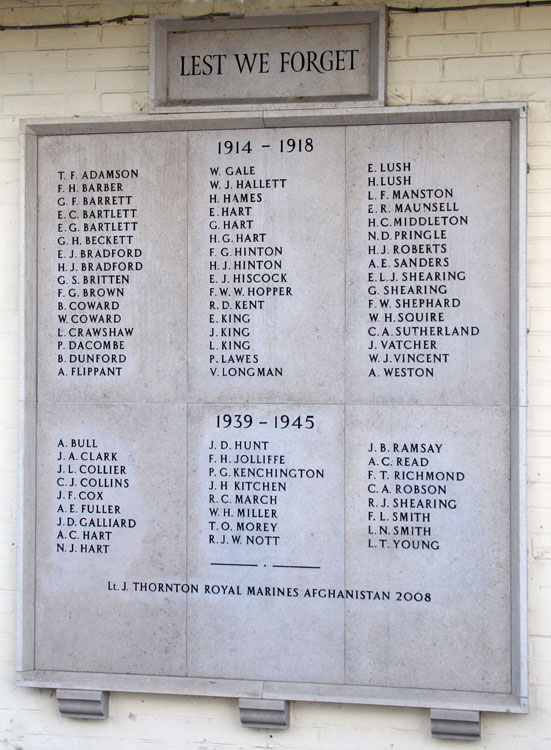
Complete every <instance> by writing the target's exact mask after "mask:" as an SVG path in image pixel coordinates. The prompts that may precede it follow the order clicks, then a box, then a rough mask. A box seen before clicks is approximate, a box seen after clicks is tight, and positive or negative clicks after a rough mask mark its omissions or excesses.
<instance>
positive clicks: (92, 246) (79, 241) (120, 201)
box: [55, 168, 143, 377]
mask: <svg viewBox="0 0 551 750" xmlns="http://www.w3.org/2000/svg"><path fill="white" fill-rule="evenodd" d="M57 177H58V182H57V188H56V189H57V201H56V203H57V215H56V220H57V225H56V229H57V247H58V250H57V269H56V270H57V290H56V295H57V299H56V302H55V304H56V305H57V323H58V328H57V375H58V376H60V377H67V376H71V377H120V376H121V375H122V373H123V371H124V368H125V366H126V363H127V357H128V342H129V340H130V339H131V338H132V336H133V334H134V326H133V325H131V323H132V321H130V320H128V313H127V312H126V311H125V299H126V296H127V290H128V288H129V286H130V284H131V283H132V278H133V275H134V274H136V273H139V272H141V271H142V270H143V261H142V257H143V252H142V250H141V249H140V248H138V247H137V246H136V233H137V231H138V225H139V211H138V207H137V202H136V197H135V195H134V194H133V187H135V184H136V180H137V179H138V178H139V173H138V169H126V168H114V169H83V170H82V169H81V170H78V171H77V170H60V171H58V173H57Z"/></svg>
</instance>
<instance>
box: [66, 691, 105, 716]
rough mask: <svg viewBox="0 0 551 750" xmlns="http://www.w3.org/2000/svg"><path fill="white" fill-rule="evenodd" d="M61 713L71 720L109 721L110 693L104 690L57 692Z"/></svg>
mask: <svg viewBox="0 0 551 750" xmlns="http://www.w3.org/2000/svg"><path fill="white" fill-rule="evenodd" d="M56 697H57V705H58V708H59V713H60V714H61V715H62V716H65V717H67V718H69V719H107V717H108V716H109V693H107V692H105V691H104V690H64V689H62V688H58V689H57V690H56Z"/></svg>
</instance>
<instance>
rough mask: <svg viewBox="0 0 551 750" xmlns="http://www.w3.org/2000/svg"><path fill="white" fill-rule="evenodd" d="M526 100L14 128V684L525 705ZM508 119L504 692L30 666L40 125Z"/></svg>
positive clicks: (481, 706) (82, 130) (104, 127)
mask: <svg viewBox="0 0 551 750" xmlns="http://www.w3.org/2000/svg"><path fill="white" fill-rule="evenodd" d="M526 111H527V107H526V105H525V104H522V103H518V104H514V103H511V104H488V105H466V106H462V107H457V106H452V105H446V106H440V107H408V108H405V107H404V108H402V107H388V108H381V109H359V108H357V107H350V108H343V109H339V110H338V111H335V110H330V109H325V110H321V111H320V110H318V111H316V112H313V111H312V110H303V111H298V110H295V111H293V112H288V111H285V110H282V111H278V112H274V111H273V110H267V111H264V110H256V111H252V112H249V113H245V112H237V113H236V112H220V113H217V114H216V116H214V115H212V114H208V113H202V114H201V113H199V114H193V115H192V114H190V115H164V116H161V117H153V116H147V115H145V116H141V117H113V118H90V119H84V118H78V119H77V118H73V119H64V120H60V121H54V120H27V121H23V122H22V133H21V154H22V173H21V321H22V336H21V344H20V460H19V466H20V485H19V486H20V497H19V504H20V506H19V519H20V526H19V548H18V574H19V584H18V605H17V634H18V646H17V673H18V674H17V684H18V685H20V686H23V687H43V688H44V687H45V688H61V689H66V690H71V689H84V690H96V691H97V690H100V691H122V692H144V691H145V692H150V693H173V694H180V695H204V696H222V697H242V698H250V699H270V700H303V701H325V702H341V703H351V704H372V705H390V706H408V707H430V708H435V709H450V708H453V709H460V710H464V711H465V710H466V711H473V710H475V711H479V710H486V711H496V712H511V713H525V712H527V710H528V674H527V613H526V609H527V604H526V588H527V572H526V440H525V433H526V406H527V398H526V311H525V308H526V271H525V265H526V253H525V246H526ZM495 120H499V121H508V122H510V123H511V144H510V145H511V147H510V154H511V162H510V163H511V216H510V237H511V280H510V281H511V296H510V337H511V338H510V346H511V363H510V384H511V389H510V392H511V402H510V413H511V467H510V470H511V506H510V509H511V519H512V523H511V540H510V550H511V554H510V571H511V633H512V644H511V646H512V647H511V653H512V661H511V676H512V686H513V689H512V691H511V693H510V694H509V693H507V694H505V693H503V694H501V693H499V694H494V693H482V692H468V691H453V690H436V689H417V688H415V689H413V688H395V687H392V688H388V687H387V688H381V687H376V686H365V685H363V686H362V685H359V686H353V685H325V684H310V683H290V682H267V681H260V680H228V679H207V678H194V677H163V676H152V675H126V674H101V673H85V672H82V673H79V672H59V671H40V670H35V668H34V617H35V611H34V608H35V568H36V564H37V561H36V559H35V515H36V449H37V445H36V411H37V390H36V389H37V383H36V381H37V356H36V351H37V308H38V302H37V210H36V207H37V201H38V195H37V163H38V160H37V144H38V139H39V138H40V137H41V136H47V135H67V136H69V135H76V134H92V133H94V134H101V133H105V134H109V133H129V132H132V133H140V132H144V133H145V132H154V131H192V130H220V129H228V130H232V129H245V128H268V127H278V128H282V127H293V128H297V127H308V126H316V127H320V126H327V127H331V126H354V125H370V124H389V125H393V124H415V123H446V122H472V121H495Z"/></svg>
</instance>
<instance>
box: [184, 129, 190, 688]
mask: <svg viewBox="0 0 551 750" xmlns="http://www.w3.org/2000/svg"><path fill="white" fill-rule="evenodd" d="M184 138H185V140H186V147H185V149H184V153H185V155H186V255H185V257H186V275H185V288H186V403H185V409H186V486H185V507H186V512H185V522H186V534H185V539H186V552H185V580H186V581H187V578H188V572H189V571H188V565H189V556H188V549H189V545H188V539H189V502H188V498H189V284H188V278H189V225H190V219H189V133H184ZM185 602H186V615H185V639H184V641H185V665H186V668H185V669H186V671H185V673H186V675H187V674H188V673H189V667H188V640H189V638H188V635H189V634H188V622H189V612H188V608H189V601H188V598H187V597H186V599H185Z"/></svg>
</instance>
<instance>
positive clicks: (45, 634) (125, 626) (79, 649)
mask: <svg viewBox="0 0 551 750" xmlns="http://www.w3.org/2000/svg"><path fill="white" fill-rule="evenodd" d="M153 444H154V447H153ZM38 445H39V447H38V461H37V471H38V475H37V485H38V487H39V490H38V492H39V497H40V502H39V504H38V508H37V516H36V523H37V537H36V554H37V559H38V560H39V563H38V566H37V581H36V655H35V659H36V668H37V669H41V670H52V669H55V670H61V671H63V670H68V671H71V670H74V669H75V668H78V669H79V670H83V671H90V672H122V673H130V674H148V673H151V674H165V675H170V674H174V672H177V673H182V672H185V669H186V648H185V639H183V638H182V622H183V621H185V613H186V598H185V594H183V593H182V592H181V591H172V592H170V594H169V595H167V593H166V592H165V591H163V590H162V587H161V586H160V585H159V584H163V583H165V582H168V581H170V582H173V583H178V584H179V583H184V582H185V579H186V545H185V540H186V513H185V505H184V503H183V497H182V493H181V488H182V484H184V486H185V474H186V409H185V407H184V406H168V405H166V404H90V403H80V404H76V405H75V404H73V403H59V402H58V403H42V404H40V408H39V414H38Z"/></svg>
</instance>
